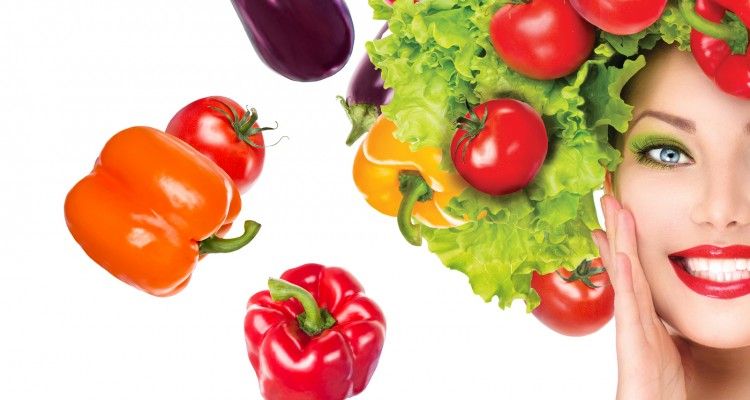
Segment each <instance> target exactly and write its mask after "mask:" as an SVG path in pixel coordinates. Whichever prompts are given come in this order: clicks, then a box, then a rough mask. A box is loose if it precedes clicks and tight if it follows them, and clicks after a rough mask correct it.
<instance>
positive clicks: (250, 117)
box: [209, 107, 279, 148]
mask: <svg viewBox="0 0 750 400" xmlns="http://www.w3.org/2000/svg"><path fill="white" fill-rule="evenodd" d="M209 108H211V109H212V110H214V111H217V112H220V113H221V114H222V115H224V116H225V117H226V118H227V120H229V123H230V124H231V125H232V128H234V131H235V132H236V133H237V138H239V139H240V140H242V141H243V142H245V143H247V144H249V145H250V146H252V147H255V148H263V147H265V146H263V145H259V144H257V143H255V142H253V140H252V139H251V136H253V135H258V134H261V133H263V131H270V130H274V129H278V127H279V124H278V122H277V123H276V126H275V127H273V128H270V127H259V126H258V125H257V124H256V122H257V121H258V112H257V111H256V110H255V109H254V108H250V109H249V110H248V109H246V110H245V113H244V114H242V116H240V115H239V114H237V111H235V109H234V108H232V107H227V108H228V109H229V110H230V112H231V114H232V115H229V113H227V112H226V110H223V109H221V108H219V107H209Z"/></svg>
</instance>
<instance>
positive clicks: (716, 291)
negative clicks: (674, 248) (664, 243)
mask: <svg viewBox="0 0 750 400" xmlns="http://www.w3.org/2000/svg"><path fill="white" fill-rule="evenodd" d="M678 258H681V259H684V258H715V259H719V258H750V246H741V245H735V246H729V247H717V246H710V245H703V246H696V247H693V248H690V249H687V250H684V251H680V252H677V253H673V254H670V255H669V261H670V262H671V263H672V266H673V267H674V270H675V272H676V273H677V277H678V278H680V280H681V281H682V282H683V283H684V284H685V285H686V286H687V287H689V288H690V289H691V290H693V291H694V292H696V293H698V294H700V295H703V296H706V297H711V298H716V299H733V298H736V297H740V296H744V295H746V294H750V279H742V280H738V281H733V282H714V281H710V280H708V279H703V278H699V277H697V276H693V275H690V274H689V273H688V272H687V271H686V270H685V267H683V265H682V264H681V263H680V262H679V261H677V259H678Z"/></svg>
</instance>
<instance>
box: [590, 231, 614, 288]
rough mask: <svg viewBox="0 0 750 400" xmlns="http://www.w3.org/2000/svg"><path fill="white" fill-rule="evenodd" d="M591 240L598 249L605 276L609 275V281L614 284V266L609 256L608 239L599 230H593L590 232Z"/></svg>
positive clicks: (604, 233)
mask: <svg viewBox="0 0 750 400" xmlns="http://www.w3.org/2000/svg"><path fill="white" fill-rule="evenodd" d="M591 238H592V239H593V240H594V243H596V247H597V248H598V249H599V257H601V258H602V264H604V269H605V270H606V272H607V275H609V281H610V282H613V283H614V279H615V266H614V265H612V258H611V257H610V254H609V252H610V250H609V239H607V233H606V232H604V231H603V230H601V229H594V230H593V231H592V232H591Z"/></svg>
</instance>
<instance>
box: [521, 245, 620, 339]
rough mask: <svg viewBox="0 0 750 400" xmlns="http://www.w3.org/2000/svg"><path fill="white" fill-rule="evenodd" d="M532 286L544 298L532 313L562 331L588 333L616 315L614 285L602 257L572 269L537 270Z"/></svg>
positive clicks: (532, 278)
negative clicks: (542, 272)
mask: <svg viewBox="0 0 750 400" xmlns="http://www.w3.org/2000/svg"><path fill="white" fill-rule="evenodd" d="M568 274H569V276H567V277H566V275H568ZM531 287H532V288H533V289H534V290H535V291H536V292H537V293H538V294H539V297H540V298H541V302H540V303H539V306H537V307H536V308H535V309H534V310H532V313H533V314H534V316H535V317H536V318H537V319H538V320H539V321H541V322H542V323H543V324H544V325H546V326H547V327H549V328H550V329H552V330H554V331H555V332H558V333H561V334H563V335H567V336H583V335H588V334H590V333H593V332H595V331H597V330H599V329H600V328H601V327H602V326H604V325H605V324H606V323H607V322H608V321H609V320H610V319H612V316H613V315H614V296H615V295H614V289H613V287H612V285H611V284H610V283H609V275H607V273H606V272H605V270H604V268H603V267H602V260H601V258H600V257H597V258H594V259H593V260H590V261H589V260H586V261H584V262H582V263H581V264H580V265H579V266H578V268H576V270H574V271H572V273H571V272H570V271H568V270H566V269H565V268H560V269H558V270H557V271H555V273H554V274H553V273H549V274H544V275H540V274H538V273H536V272H534V273H533V274H532V277H531Z"/></svg>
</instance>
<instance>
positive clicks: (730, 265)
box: [721, 260, 737, 273]
mask: <svg viewBox="0 0 750 400" xmlns="http://www.w3.org/2000/svg"><path fill="white" fill-rule="evenodd" d="M721 264H722V266H723V267H724V268H723V269H724V272H725V273H726V272H734V270H735V269H734V266H735V264H737V263H736V262H735V261H734V260H724V261H722V262H721Z"/></svg>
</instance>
